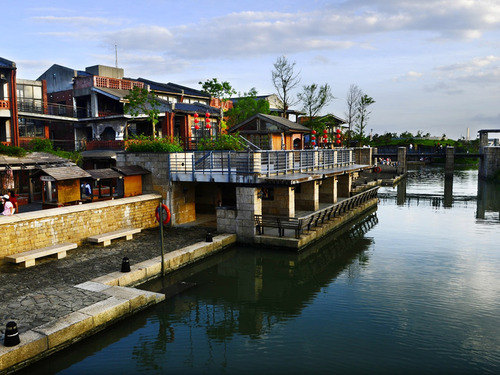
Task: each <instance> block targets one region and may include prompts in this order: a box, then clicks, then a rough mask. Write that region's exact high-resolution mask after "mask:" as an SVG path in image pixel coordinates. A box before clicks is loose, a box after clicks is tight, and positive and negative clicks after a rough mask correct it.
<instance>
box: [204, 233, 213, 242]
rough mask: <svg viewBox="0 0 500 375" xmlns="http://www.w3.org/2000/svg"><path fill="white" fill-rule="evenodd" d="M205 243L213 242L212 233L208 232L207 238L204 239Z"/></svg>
mask: <svg viewBox="0 0 500 375" xmlns="http://www.w3.org/2000/svg"><path fill="white" fill-rule="evenodd" d="M205 242H213V237H212V233H210V232H208V233H207V237H206V238H205Z"/></svg>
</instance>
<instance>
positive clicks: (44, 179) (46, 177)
mask: <svg viewBox="0 0 500 375" xmlns="http://www.w3.org/2000/svg"><path fill="white" fill-rule="evenodd" d="M55 180H56V179H55V178H54V177H52V176H40V181H55Z"/></svg>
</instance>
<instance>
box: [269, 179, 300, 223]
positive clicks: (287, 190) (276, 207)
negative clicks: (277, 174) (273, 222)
mask: <svg viewBox="0 0 500 375" xmlns="http://www.w3.org/2000/svg"><path fill="white" fill-rule="evenodd" d="M273 190H274V191H273V199H272V200H267V199H262V214H263V215H278V216H290V217H293V216H295V190H294V188H293V187H290V186H285V187H280V186H276V187H274V188H273Z"/></svg>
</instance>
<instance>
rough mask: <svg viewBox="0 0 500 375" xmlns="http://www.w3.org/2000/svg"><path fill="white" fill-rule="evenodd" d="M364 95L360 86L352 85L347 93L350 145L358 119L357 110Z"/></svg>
mask: <svg viewBox="0 0 500 375" xmlns="http://www.w3.org/2000/svg"><path fill="white" fill-rule="evenodd" d="M362 95H363V92H362V91H361V89H360V88H359V87H358V86H356V85H354V84H352V85H351V86H350V87H349V91H348V92H347V98H346V104H347V111H346V112H345V116H346V120H347V124H348V125H349V129H348V131H347V136H348V143H349V142H350V140H351V139H350V138H351V134H352V129H353V125H354V122H355V119H356V115H357V110H358V107H359V101H360V100H361V96H362Z"/></svg>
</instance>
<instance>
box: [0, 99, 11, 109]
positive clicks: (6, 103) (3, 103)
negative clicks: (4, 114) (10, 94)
mask: <svg viewBox="0 0 500 375" xmlns="http://www.w3.org/2000/svg"><path fill="white" fill-rule="evenodd" d="M0 109H10V100H0Z"/></svg>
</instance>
